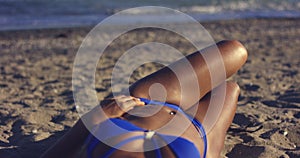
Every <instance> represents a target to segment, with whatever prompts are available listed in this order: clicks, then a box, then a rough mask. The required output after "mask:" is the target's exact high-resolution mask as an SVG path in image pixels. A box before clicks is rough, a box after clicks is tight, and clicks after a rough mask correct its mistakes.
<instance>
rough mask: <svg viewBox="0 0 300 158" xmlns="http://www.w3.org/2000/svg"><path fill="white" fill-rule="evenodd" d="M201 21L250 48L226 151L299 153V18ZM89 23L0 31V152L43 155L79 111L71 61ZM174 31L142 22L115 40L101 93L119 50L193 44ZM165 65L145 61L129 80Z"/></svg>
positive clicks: (278, 157) (8, 157) (10, 157)
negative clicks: (145, 44) (172, 35)
mask: <svg viewBox="0 0 300 158" xmlns="http://www.w3.org/2000/svg"><path fill="white" fill-rule="evenodd" d="M201 24H202V25H203V26H204V27H205V28H206V29H207V30H208V31H209V32H210V33H211V35H212V37H213V38H214V39H215V41H220V40H223V39H237V40H240V41H241V42H242V43H243V44H244V45H245V46H246V48H247V49H248V52H249V59H248V61H247V63H246V64H245V66H244V67H243V68H242V69H241V70H240V71H239V72H238V73H237V74H236V75H234V76H233V77H232V78H231V80H234V81H236V82H237V83H238V84H239V85H240V87H241V90H242V91H241V95H240V97H239V102H238V109H237V113H236V116H235V118H234V121H233V124H232V126H231V127H230V129H229V131H228V135H227V138H226V142H225V146H224V150H223V153H222V156H227V157H233V158H239V157H243V158H248V157H249V158H254V157H261V158H262V157H272V158H285V157H300V126H299V124H300V87H299V85H300V72H299V67H300V58H299V53H300V20H299V19H250V20H231V21H216V22H206V23H201ZM90 29H91V28H65V29H44V30H25V31H6V32H0V54H1V58H0V62H1V64H0V73H1V75H0V94H1V95H0V118H1V119H0V157H5V158H19V157H20V158H21V157H22V158H24V157H26V158H27V157H28V158H32V157H39V156H40V155H41V153H42V152H43V151H45V150H46V149H47V148H48V147H49V146H51V145H52V144H53V143H54V142H55V141H56V140H57V139H59V138H60V137H61V136H62V135H63V134H64V133H65V132H66V131H67V130H68V129H69V128H71V127H72V125H73V124H74V123H75V122H76V120H78V119H79V116H78V114H77V112H76V108H75V105H74V100H73V93H72V67H73V62H74V59H75V55H76V52H77V49H78V47H79V46H80V44H81V42H82V40H83V38H84V37H85V35H86V34H87V33H88V32H89V31H90ZM132 35H133V36H132ZM168 37H170V32H165V31H162V30H153V29H144V30H142V31H139V32H137V31H133V32H131V35H123V36H121V37H120V38H118V39H117V40H116V42H115V43H117V44H111V45H110V46H109V47H108V48H107V50H106V52H107V55H106V56H104V59H103V60H104V61H105V62H103V64H102V65H101V66H100V67H99V66H98V69H97V70H99V71H98V72H97V74H96V83H95V87H96V91H97V96H98V98H99V99H102V98H104V97H106V96H107V95H109V94H110V92H111V90H110V89H109V87H110V73H111V71H112V69H113V67H114V63H115V62H116V61H117V59H118V57H119V56H120V54H122V52H124V51H126V50H127V49H129V48H131V47H132V46H134V45H135V44H137V43H142V42H150V41H168V44H169V45H171V46H174V47H176V48H177V49H178V50H180V51H181V52H186V53H187V54H188V53H191V52H193V50H194V49H193V48H192V47H191V46H190V44H189V43H188V42H187V41H186V40H184V39H182V38H180V37H175V38H172V39H168ZM160 66H161V65H157V64H146V65H144V66H142V67H141V68H139V69H137V70H136V71H135V72H134V73H133V74H132V77H131V78H130V82H134V81H135V80H137V79H139V78H141V77H143V76H145V75H147V74H149V73H151V72H153V71H155V70H157V69H159V68H160ZM100 72H101V73H100ZM121 89H122V85H121Z"/></svg>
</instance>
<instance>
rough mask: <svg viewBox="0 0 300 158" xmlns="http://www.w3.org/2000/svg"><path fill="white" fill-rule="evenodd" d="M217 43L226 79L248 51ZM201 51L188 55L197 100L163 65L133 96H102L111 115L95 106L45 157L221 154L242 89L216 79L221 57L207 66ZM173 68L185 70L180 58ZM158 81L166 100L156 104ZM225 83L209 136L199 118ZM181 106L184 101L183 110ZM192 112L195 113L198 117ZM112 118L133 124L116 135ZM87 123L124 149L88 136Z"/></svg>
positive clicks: (229, 43) (232, 43)
mask: <svg viewBox="0 0 300 158" xmlns="http://www.w3.org/2000/svg"><path fill="white" fill-rule="evenodd" d="M217 47H218V49H219V50H220V53H221V57H222V59H223V62H224V65H223V66H224V67H225V75H226V77H225V78H228V77H230V76H231V75H232V74H234V73H235V72H237V71H238V70H239V69H240V68H241V66H242V65H243V64H244V63H245V61H246V59H247V52H246V50H245V48H244V47H243V46H242V45H241V44H240V43H239V42H237V41H222V42H219V43H217ZM215 51H216V49H214V48H213V47H208V48H206V49H204V50H201V51H200V52H201V54H212V53H214V52H215ZM201 54H200V53H199V52H196V53H193V54H191V55H189V56H187V60H188V61H189V62H190V64H191V66H192V68H193V69H194V71H195V74H196V75H197V77H198V80H197V82H198V85H199V88H200V92H199V93H190V94H192V95H193V94H197V96H196V99H197V102H196V103H195V99H194V100H193V99H190V95H185V94H182V93H183V92H181V85H180V84H181V83H180V82H181V81H179V80H178V79H177V77H176V74H175V73H174V72H173V71H172V70H171V69H170V68H169V67H165V68H163V69H160V70H158V71H157V72H155V73H153V74H151V75H149V76H146V77H144V78H142V79H140V80H139V81H137V82H135V83H134V84H133V85H132V86H131V87H130V93H131V96H117V97H115V98H111V99H107V100H104V101H103V102H102V103H101V108H102V110H103V111H104V112H105V114H106V116H108V118H109V119H107V118H106V117H101V116H100V115H99V113H101V110H99V108H100V107H96V108H94V109H93V110H92V111H90V112H89V113H87V114H85V115H84V116H83V117H82V119H81V120H79V121H78V122H77V123H76V124H75V125H74V127H73V128H72V129H70V131H69V132H68V133H67V134H66V135H65V136H64V137H63V138H62V139H61V140H59V141H58V142H57V143H56V144H55V145H54V146H53V147H51V148H50V149H49V150H48V151H47V152H46V153H45V154H44V155H43V157H180V156H182V155H185V157H186V156H187V155H188V154H190V155H189V156H188V157H219V156H220V152H221V151H222V148H223V145H224V140H225V136H226V131H227V129H228V128H229V126H230V124H231V122H232V119H233V117H234V114H235V110H236V104H237V99H238V95H239V87H238V85H237V84H235V83H233V82H227V81H225V78H222V77H217V79H215V80H214V81H213V83H212V76H213V75H212V74H217V73H218V70H219V69H220V64H219V61H218V60H217V59H212V60H210V61H209V62H210V63H209V64H206V63H205V62H207V61H206V60H204V58H203V56H202V55H201ZM208 65H210V66H208ZM172 66H173V67H175V68H176V69H177V70H178V71H184V69H185V67H184V66H182V62H181V61H180V60H179V61H177V62H175V63H173V64H172ZM201 76H202V78H201ZM203 76H205V78H203ZM189 78H190V76H189V75H187V76H186V77H185V80H186V81H189V80H190V79H189ZM155 83H159V84H160V85H162V86H163V87H164V90H165V91H166V94H167V95H166V96H165V98H164V99H165V100H159V99H158V102H153V101H151V100H150V99H151V94H149V89H151V85H153V84H155ZM222 86H223V87H226V93H225V99H224V102H222V103H223V105H222V107H223V108H222V109H221V112H220V113H219V114H220V115H219V117H217V118H215V119H216V120H215V121H214V122H215V124H214V126H213V127H211V129H210V130H209V132H208V133H206V134H205V133H204V132H205V131H204V130H205V127H204V128H203V126H202V125H201V124H200V122H203V121H204V119H205V118H204V116H205V115H206V113H207V111H208V109H209V108H210V107H209V106H214V105H213V104H210V102H211V100H210V95H211V93H210V92H211V91H212V90H214V95H215V94H216V95H218V91H221V90H222V88H221V87H222ZM194 98H195V97H194ZM159 101H163V102H167V103H170V104H165V103H162V102H159ZM147 104H148V105H147ZM157 105H161V106H157ZM177 105H180V108H179V107H178V106H177ZM152 109H155V110H156V109H157V111H156V112H155V113H153V115H150V116H147V117H139V115H144V116H146V115H147V113H149V110H150V111H151V110H152ZM175 116H177V120H176V121H175V123H172V124H170V125H169V126H166V124H167V123H168V122H169V121H171V120H172V119H174V118H175ZM190 116H194V119H193V118H190ZM178 118H179V119H178ZM82 120H85V121H84V122H85V123H86V122H89V125H87V124H84V123H83V121H82ZM110 121H112V122H114V123H116V124H117V125H119V126H122V127H124V128H126V129H129V127H132V128H133V129H130V130H129V132H125V133H122V134H113V133H115V132H117V133H118V131H116V130H114V129H113V127H110V125H109V124H107V122H110ZM187 123H192V124H191V125H189V126H186V128H185V129H184V131H183V132H182V133H181V135H180V137H178V140H177V136H179V135H178V133H176V132H175V133H172V132H173V131H176V130H177V129H179V128H181V127H182V125H183V124H187ZM86 126H87V127H86ZM89 126H96V128H94V129H95V132H94V135H97V134H103V133H108V135H110V136H111V135H112V136H113V137H107V138H108V139H110V142H112V144H114V146H113V147H114V148H117V146H118V142H121V143H119V146H122V147H123V148H122V150H121V149H116V150H114V148H113V147H111V146H110V145H109V144H107V142H106V143H103V142H102V141H99V140H98V139H97V138H96V137H97V136H92V135H90V132H89V130H88V129H91V127H89ZM163 126H166V128H164V129H163V130H160V131H159V132H157V131H156V130H157V129H160V128H161V127H163ZM109 131H111V133H109ZM149 131H150V132H149ZM151 131H155V132H151ZM199 134H200V137H199ZM141 135H144V137H142V136H141ZM140 136H141V137H140ZM175 136H176V137H175ZM173 137H175V138H174V143H172V141H170V142H168V141H166V139H167V138H173ZM133 138H135V139H133ZM149 140H151V141H152V142H155V143H156V145H157V144H158V146H159V148H158V149H155V148H153V150H146V149H145V144H150V145H149V146H152V147H153V146H154V145H153V143H151V141H149ZM122 143H123V144H122ZM155 143H154V144H155ZM120 144H121V145H120ZM181 144H184V145H183V146H182V145H181ZM135 150H136V151H135ZM132 151H135V152H132Z"/></svg>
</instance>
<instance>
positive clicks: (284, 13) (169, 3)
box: [0, 0, 300, 30]
mask: <svg viewBox="0 0 300 158" xmlns="http://www.w3.org/2000/svg"><path fill="white" fill-rule="evenodd" d="M140 6H163V7H169V8H172V9H176V10H179V11H182V12H184V13H187V14H188V15H190V16H192V17H193V18H195V19H196V20H199V21H210V20H226V19H241V18H242V19H243V18H282V17H288V18H300V1H299V0H164V1H162V0H101V1H100V0H0V30H15V29H17V30H18V29H34V28H61V27H76V26H93V25H96V24H97V23H99V22H101V21H102V20H103V19H104V18H106V17H108V16H109V15H112V14H114V13H116V12H118V11H121V10H124V9H128V8H132V7H140ZM132 14H139V13H132ZM152 14H153V13H152ZM162 14H163V13H155V15H157V19H158V21H159V17H160V15H162ZM148 16H149V14H145V15H141V16H138V17H139V18H144V19H145V18H147V17H148ZM151 16H152V15H151Z"/></svg>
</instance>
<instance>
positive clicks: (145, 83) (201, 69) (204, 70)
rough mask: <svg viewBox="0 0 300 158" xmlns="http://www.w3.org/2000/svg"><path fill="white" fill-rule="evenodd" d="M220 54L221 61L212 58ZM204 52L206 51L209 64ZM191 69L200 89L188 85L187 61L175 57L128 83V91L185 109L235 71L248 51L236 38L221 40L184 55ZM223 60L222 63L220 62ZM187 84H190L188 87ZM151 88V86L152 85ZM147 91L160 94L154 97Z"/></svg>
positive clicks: (189, 78) (191, 78) (134, 94)
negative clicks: (223, 73)
mask: <svg viewBox="0 0 300 158" xmlns="http://www.w3.org/2000/svg"><path fill="white" fill-rule="evenodd" d="M219 52H220V54H221V58H222V61H221V62H222V63H220V60H217V59H215V58H214V56H218V55H219ZM203 54H206V55H207V54H209V56H210V58H211V59H212V60H210V61H209V62H210V63H209V67H208V64H207V63H206V60H204V58H203ZM186 59H187V60H188V61H189V63H190V65H191V66H192V68H193V70H194V72H195V73H194V74H196V77H197V81H196V82H197V83H198V85H199V89H198V90H199V91H195V90H194V87H193V86H190V85H189V83H191V80H193V75H192V74H186V71H185V70H186V69H187V67H186V64H184V62H183V60H178V61H176V62H174V63H172V64H171V65H170V67H172V69H170V68H169V67H168V66H167V67H164V68H162V69H160V70H158V71H156V72H154V73H152V74H150V75H148V76H146V77H144V78H142V79H140V80H138V81H136V82H135V83H134V84H132V85H131V86H130V93H131V95H132V96H135V97H144V98H148V99H156V100H158V101H165V102H169V103H172V104H176V105H180V106H181V107H182V108H183V109H188V108H190V107H191V106H192V105H194V104H195V103H196V102H198V101H199V100H200V99H201V98H202V97H203V96H204V95H205V94H206V93H208V92H209V91H210V90H211V89H212V88H214V87H216V86H218V85H219V84H221V83H223V82H224V81H225V79H226V78H227V77H230V76H231V75H232V74H234V73H235V72H237V70H238V69H240V67H241V66H242V65H243V64H244V63H245V61H246V59H247V51H246V49H245V48H244V46H243V45H242V44H241V43H239V42H238V41H221V42H219V43H217V47H216V46H211V47H208V48H205V49H203V50H201V51H198V52H195V53H192V54H190V55H188V56H187V57H186ZM223 63H224V64H223ZM224 67H225V76H226V77H222V76H220V77H219V76H218V72H219V71H220V69H224ZM174 70H175V71H176V72H177V73H178V72H179V73H183V74H184V73H185V74H184V78H183V79H182V78H181V79H180V81H179V79H178V78H177V76H178V75H177V73H174V72H173V71H174ZM212 73H213V74H217V77H214V78H216V79H215V80H214V82H213V83H212V82H211V76H212ZM183 84H184V85H183ZM182 86H185V87H188V88H190V89H191V90H190V91H188V90H185V91H184V93H183V90H182ZM189 86H190V87H189ZM153 87H154V88H153ZM150 92H152V93H154V94H156V95H158V96H159V95H162V96H163V97H161V98H160V97H157V98H158V99H157V98H153V97H151V94H150Z"/></svg>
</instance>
